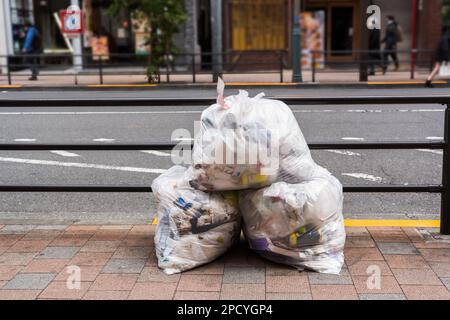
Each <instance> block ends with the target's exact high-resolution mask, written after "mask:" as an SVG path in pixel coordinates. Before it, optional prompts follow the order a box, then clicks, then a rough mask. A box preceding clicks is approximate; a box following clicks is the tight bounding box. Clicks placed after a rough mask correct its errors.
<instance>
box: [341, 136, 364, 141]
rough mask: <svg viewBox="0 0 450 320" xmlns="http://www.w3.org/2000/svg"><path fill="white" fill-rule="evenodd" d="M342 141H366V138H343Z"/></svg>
mask: <svg viewBox="0 0 450 320" xmlns="http://www.w3.org/2000/svg"><path fill="white" fill-rule="evenodd" d="M341 139H342V140H347V141H364V138H356V137H343V138H341Z"/></svg>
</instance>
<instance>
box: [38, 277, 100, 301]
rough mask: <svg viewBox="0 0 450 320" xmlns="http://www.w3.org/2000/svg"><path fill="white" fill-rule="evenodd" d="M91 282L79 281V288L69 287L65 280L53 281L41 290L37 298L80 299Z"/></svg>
mask: <svg viewBox="0 0 450 320" xmlns="http://www.w3.org/2000/svg"><path fill="white" fill-rule="evenodd" d="M91 284H92V282H81V283H80V289H69V288H68V287H67V282H66V281H53V282H52V283H50V284H49V286H48V287H47V288H46V289H45V290H44V291H42V293H41V294H40V295H39V297H38V298H40V299H63V300H67V299H81V298H82V297H83V296H84V295H85V293H86V292H87V290H88V289H89V287H90V286H91Z"/></svg>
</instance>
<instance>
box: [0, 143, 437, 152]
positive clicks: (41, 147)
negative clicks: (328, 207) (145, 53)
mask: <svg viewBox="0 0 450 320" xmlns="http://www.w3.org/2000/svg"><path fill="white" fill-rule="evenodd" d="M177 145H183V146H188V145H191V146H192V143H191V142H187V141H180V142H179V143H167V144H164V143H153V144H133V143H131V144H118V143H111V144H62V143H57V144H33V143H20V144H15V143H6V144H5V143H4V144H0V151H6V150H8V151H19V150H20V151H49V150H71V151H75V150H79V151H126V150H128V151H130V150H161V151H167V150H172V149H173V148H174V147H176V146H177ZM308 146H309V148H310V149H311V150H329V149H338V150H374V149H385V150H397V149H399V150H400V149H401V150H409V149H443V148H444V147H445V146H446V144H445V142H444V141H426V142H421V141H417V142H415V141H411V142H405V141H399V142H397V141H386V142H355V143H353V142H350V143H349V142H335V143H334V142H333V143H331V142H329V143H309V144H308Z"/></svg>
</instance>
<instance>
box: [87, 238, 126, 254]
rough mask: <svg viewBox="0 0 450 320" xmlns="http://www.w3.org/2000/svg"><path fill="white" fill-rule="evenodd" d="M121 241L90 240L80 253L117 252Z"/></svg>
mask: <svg viewBox="0 0 450 320" xmlns="http://www.w3.org/2000/svg"><path fill="white" fill-rule="evenodd" d="M119 245H120V241H93V240H89V241H88V242H86V243H85V244H84V246H83V247H82V248H81V249H80V252H115V251H116V249H117V248H118V247H119Z"/></svg>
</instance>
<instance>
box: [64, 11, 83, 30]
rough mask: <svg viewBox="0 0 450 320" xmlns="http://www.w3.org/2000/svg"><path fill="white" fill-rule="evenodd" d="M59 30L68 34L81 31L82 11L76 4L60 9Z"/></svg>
mask: <svg viewBox="0 0 450 320" xmlns="http://www.w3.org/2000/svg"><path fill="white" fill-rule="evenodd" d="M59 15H60V19H61V30H62V32H63V33H65V34H68V35H78V34H81V33H83V12H82V11H81V10H80V8H79V7H77V6H70V7H69V8H67V10H61V11H60V14H59Z"/></svg>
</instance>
